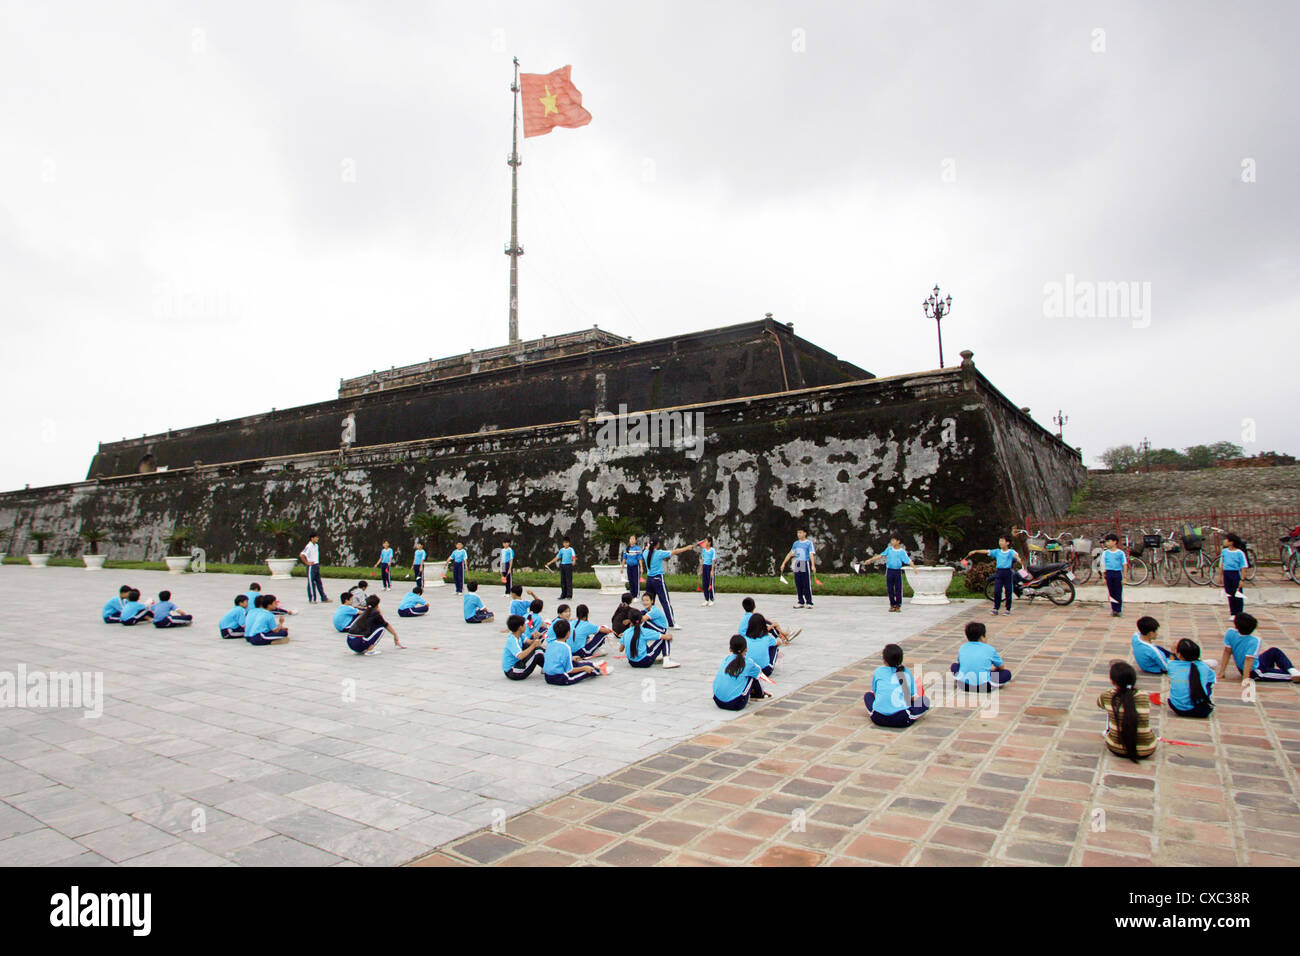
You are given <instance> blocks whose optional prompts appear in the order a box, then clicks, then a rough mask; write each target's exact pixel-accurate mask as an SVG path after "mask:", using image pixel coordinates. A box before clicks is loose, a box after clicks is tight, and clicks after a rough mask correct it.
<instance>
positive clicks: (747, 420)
mask: <svg viewBox="0 0 1300 956" xmlns="http://www.w3.org/2000/svg"><path fill="white" fill-rule="evenodd" d="M688 410H689V411H691V412H693V413H694V412H698V413H702V414H703V415H704V429H705V435H706V440H705V448H704V451H703V454H702V456H700V457H698V458H696V457H692V456H691V455H689V454H687V453H686V449H683V448H663V447H660V448H646V447H640V448H638V447H615V448H606V447H600V446H599V445H598V443H597V441H596V432H597V429H596V427H595V426H594V425H593V424H587V425H586V426H583V425H581V424H578V423H572V422H570V423H566V424H561V425H552V426H546V427H542V428H529V429H519V430H515V431H508V432H495V433H487V434H480V435H472V436H467V437H461V438H456V439H435V440H429V441H422V442H411V443H407V444H404V445H399V446H389V447H383V448H365V449H359V450H355V451H353V452H351V453H350V454H349V455H348V457H347V459H346V461H345V462H344V463H343V464H340V463H339V456H338V454H337V452H336V453H334V454H322V455H305V456H298V457H295V458H289V459H279V460H267V461H260V462H247V463H243V464H240V465H233V466H220V467H212V466H209V467H205V468H202V469H199V470H197V471H196V470H194V469H183V470H176V471H168V472H164V473H157V474H152V475H140V476H132V477H126V478H118V479H111V480H106V481H102V482H98V483H96V482H86V483H81V484H77V485H68V486H58V487H54V488H46V489H32V490H30V491H20V492H12V493H8V494H4V495H0V526H6V527H11V528H12V529H13V540H12V541H11V542H10V543H9V549H10V551H11V552H13V553H24V552H26V551H29V550H30V546H29V543H28V541H29V535H30V532H31V530H32V529H33V528H38V529H41V530H47V531H50V532H53V533H54V535H55V536H54V538H53V539H52V540H51V542H50V545H49V546H48V548H47V550H49V551H51V552H52V553H56V554H77V553H80V542H79V540H78V539H77V537H76V532H77V530H78V528H80V527H84V526H87V525H100V526H104V527H109V528H112V529H114V530H115V534H114V536H113V537H114V540H113V542H112V543H111V544H109V545H107V546H106V547H101V551H103V552H104V553H107V554H108V555H109V556H110V557H122V558H133V559H139V558H142V557H148V558H156V557H158V556H160V555H161V554H162V553H163V552H164V550H165V545H164V541H165V537H166V535H167V534H168V533H169V532H170V530H171V529H172V528H173V527H174V526H176V525H180V524H187V525H193V526H195V527H196V528H197V529H198V530H199V535H198V537H199V541H198V543H199V544H201V545H202V546H204V547H205V548H206V549H207V551H208V556H209V560H214V561H233V560H240V561H260V560H262V559H264V558H265V557H267V556H268V554H269V553H270V550H271V547H270V545H271V542H269V541H267V540H266V539H265V538H264V536H262V535H260V534H259V533H258V532H257V531H256V530H255V526H256V524H257V523H258V522H260V521H261V520H262V519H264V518H266V517H269V516H289V517H292V518H295V519H297V520H299V521H300V522H301V523H302V525H303V527H304V528H305V527H307V526H314V527H318V528H319V529H320V530H321V532H322V542H321V543H322V550H323V555H324V560H325V561H326V563H340V564H347V563H373V562H374V560H375V559H376V556H377V551H378V548H379V544H380V541H381V540H382V539H383V538H385V537H387V538H389V539H391V540H392V541H393V542H394V543H395V544H396V546H397V548H398V550H399V558H400V560H407V561H409V559H410V554H411V534H410V532H409V531H407V530H406V527H407V523H408V522H409V520H410V517H411V515H412V514H414V513H415V512H417V511H446V512H449V513H451V514H453V515H454V516H455V517H456V519H457V521H458V522H459V525H460V528H461V530H462V531H463V532H464V534H465V538H466V540H467V542H468V543H469V548H470V553H471V560H472V561H473V562H474V563H475V564H476V565H477V566H478V567H482V566H483V562H484V560H485V558H486V557H487V556H489V555H492V554H494V553H495V551H496V550H497V549H498V548H499V545H500V535H501V534H502V533H504V532H507V531H508V532H511V533H513V535H514V536H515V539H516V544H515V547H516V550H517V551H518V552H519V558H520V561H521V564H522V565H540V564H541V563H543V562H544V561H546V560H547V559H549V558H550V557H551V556H552V555H553V554H554V549H555V547H556V546H557V543H558V539H559V537H560V536H561V535H564V534H567V535H569V536H570V537H571V538H572V539H573V541H574V546H575V547H576V548H577V549H578V552H579V563H580V565H582V566H584V567H586V566H589V565H590V564H592V563H597V562H599V561H603V560H605V559H607V558H608V554H600V553H599V552H598V549H597V547H596V545H595V544H594V542H592V541H591V540H589V536H590V534H591V532H592V530H593V529H594V526H595V517H596V516H597V515H599V514H605V513H619V514H629V515H633V516H636V517H638V518H640V519H642V520H643V521H645V522H646V527H647V529H649V530H656V531H661V532H662V533H663V534H664V535H665V536H666V538H667V539H668V540H669V541H670V542H672V543H675V544H684V543H688V542H693V541H695V540H698V539H699V538H700V536H701V535H703V534H704V533H706V532H708V533H712V534H713V536H714V537H715V539H716V542H717V547H718V549H719V552H720V562H721V563H720V570H721V571H722V572H723V573H734V572H738V571H743V572H747V573H771V572H772V571H773V570H774V569H775V567H776V565H777V564H779V562H780V560H781V558H782V557H784V555H785V553H786V551H787V550H788V548H789V545H790V543H791V541H793V540H794V537H795V530H796V528H797V527H799V526H801V525H806V526H807V527H808V528H809V531H810V533H811V535H812V537H813V538H814V540H815V541H816V542H817V548H818V552H819V555H820V560H821V562H822V565H823V566H824V567H827V568H830V569H843V568H845V567H846V566H847V564H848V562H850V561H851V560H853V559H854V558H855V557H861V556H863V555H864V553H865V550H866V548H868V547H870V548H874V549H876V550H879V548H880V547H881V546H882V545H883V544H884V543H885V541H884V540H883V539H884V538H885V537H886V536H887V534H888V531H889V530H890V527H891V524H890V520H889V516H890V514H891V513H892V510H893V508H894V505H895V504H896V503H897V502H898V501H900V500H903V499H905V498H908V497H921V498H924V499H928V500H933V501H935V502H937V503H940V504H944V505H947V504H955V503H958V502H962V503H966V504H969V505H970V506H971V507H972V508H974V509H975V511H976V514H977V517H976V518H975V519H974V520H973V521H972V522H971V523H970V533H969V535H968V538H967V541H969V542H970V543H971V544H972V545H973V544H983V543H985V542H987V541H989V540H996V535H997V533H998V532H999V530H1001V529H1002V528H1005V527H1006V526H1007V525H1009V524H1010V523H1012V522H1013V521H1018V520H1019V517H1020V516H1021V515H1022V514H1023V513H1025V511H1026V510H1028V511H1031V512H1034V511H1036V512H1043V511H1050V510H1059V509H1060V508H1061V507H1063V506H1064V505H1063V504H1062V502H1068V501H1069V498H1070V495H1071V494H1072V492H1073V490H1074V489H1075V488H1076V487H1077V486H1078V485H1079V484H1080V483H1081V482H1082V480H1083V477H1084V473H1085V471H1084V468H1083V467H1082V465H1081V464H1080V462H1079V460H1078V457H1077V455H1075V454H1074V453H1073V452H1072V451H1071V450H1070V449H1068V448H1066V447H1065V446H1064V445H1063V444H1061V443H1060V442H1059V441H1058V440H1057V439H1056V438H1055V436H1052V435H1051V434H1049V433H1048V432H1046V431H1045V430H1044V429H1042V428H1040V427H1038V426H1037V425H1034V424H1033V423H1032V422H1030V421H1029V420H1028V419H1027V418H1026V417H1024V416H1023V415H1021V413H1020V412H1019V411H1018V410H1015V409H1014V408H1013V406H1011V405H1010V403H1009V402H1007V401H1006V400H1005V399H1003V398H1002V397H1001V396H1000V394H998V393H997V392H996V390H994V389H992V387H991V386H989V385H988V383H986V382H985V381H984V380H983V379H982V378H981V377H980V376H979V375H978V373H976V372H975V371H974V369H973V367H967V368H965V369H948V370H945V371H942V372H932V373H925V374H921V375H917V376H911V377H907V376H901V377H895V378H889V379H877V380H869V381H864V382H856V383H852V384H848V385H839V386H831V387H826V388H819V389H811V390H805V391H802V392H796V393H788V394H785V395H778V396H771V397H764V398H758V399H740V400H733V401H729V402H719V403H712V404H707V405H701V406H696V407H694V408H691V409H688ZM301 543H302V542H301V541H300V540H296V541H295V542H294V549H293V550H294V552H295V553H296V552H297V549H298V547H299V546H300V545H301ZM963 543H965V542H963ZM441 550H443V551H446V550H449V546H448V547H445V548H443V549H441ZM677 567H678V568H679V569H693V567H694V562H693V561H692V560H690V558H689V556H686V555H683V556H681V557H680V558H678V559H677Z"/></svg>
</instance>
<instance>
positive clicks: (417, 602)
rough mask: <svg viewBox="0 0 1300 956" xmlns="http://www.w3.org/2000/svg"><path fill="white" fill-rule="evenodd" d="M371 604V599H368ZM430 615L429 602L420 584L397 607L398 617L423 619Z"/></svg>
mask: <svg viewBox="0 0 1300 956" xmlns="http://www.w3.org/2000/svg"><path fill="white" fill-rule="evenodd" d="M366 600H367V602H369V598H367V599H366ZM428 613H429V602H428V601H426V600H425V599H424V588H422V587H420V586H419V585H418V584H417V585H416V586H415V587H413V588H411V590H410V591H409V592H407V594H406V596H405V597H403V598H402V602H401V603H400V604H398V605H397V616H398V617H423V616H424V615H425V614H428Z"/></svg>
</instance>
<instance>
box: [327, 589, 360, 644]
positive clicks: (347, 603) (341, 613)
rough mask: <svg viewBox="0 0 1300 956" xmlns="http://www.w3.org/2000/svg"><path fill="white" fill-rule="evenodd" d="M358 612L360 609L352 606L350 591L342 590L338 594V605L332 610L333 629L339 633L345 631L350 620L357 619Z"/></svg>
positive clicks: (349, 624)
mask: <svg viewBox="0 0 1300 956" xmlns="http://www.w3.org/2000/svg"><path fill="white" fill-rule="evenodd" d="M360 613H361V609H360V608H358V607H354V606H353V604H352V592H351V591H344V592H343V593H342V594H340V595H339V606H338V608H337V609H336V610H335V611H334V621H333V624H334V630H336V631H338V632H339V633H340V634H344V633H346V632H347V629H348V628H349V627H350V626H351V625H352V622H353V621H355V620H356V619H357V615H358V614H360Z"/></svg>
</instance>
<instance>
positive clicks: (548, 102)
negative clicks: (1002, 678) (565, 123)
mask: <svg viewBox="0 0 1300 956" xmlns="http://www.w3.org/2000/svg"><path fill="white" fill-rule="evenodd" d="M538 99H539V100H541V102H542V106H544V107H545V108H546V112H544V113H543V114H542V115H543V116H549V115H551V114H552V113H558V112H560V111H559V110H557V109H556V108H555V94H554V93H552V92H551V87H550V85H549V84H548V85H547V87H546V95H545V96H539V97H538Z"/></svg>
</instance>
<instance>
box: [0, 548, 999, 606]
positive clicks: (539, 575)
mask: <svg viewBox="0 0 1300 956" xmlns="http://www.w3.org/2000/svg"><path fill="white" fill-rule="evenodd" d="M4 563H5V564H17V565H28V564H29V562H28V560H27V558H25V557H21V556H20V557H6V558H5V560H4ZM49 563H50V567H55V568H81V567H84V566H85V565H84V563H83V562H82V560H81V559H80V558H50V562H49ZM427 567H428V571H427V572H426V574H425V578H426V580H431V579H433V578H434V577H435V576H436V575H437V573H438V572H437V567H439V566H437V565H428V566H427ZM104 568H105V570H108V571H166V570H167V565H166V564H164V563H163V562H161V561H105V562H104ZM207 570H208V573H209V574H233V575H238V576H239V577H246V578H250V579H252V578H267V577H270V573H271V572H270V571H269V570H268V568H267V566H266V565H265V564H217V563H214V562H211V561H209V562H208V566H207ZM293 576H294V577H295V578H305V577H306V576H307V568H306V566H304V565H301V564H300V565H298V566H297V567H295V568H294V569H293ZM321 577H323V578H336V579H338V578H341V579H349V578H350V579H351V580H353V581H361V580H367V581H377V580H379V569H378V568H354V567H346V566H342V565H322V566H321ZM391 577H392V579H393V580H394V581H414V580H415V576H414V574H413V573H412V572H411V569H410V568H409V567H408V568H395V569H394V570H393V572H392V574H391ZM820 577H821V581H822V583H821V585H820V586H818V585H813V594H814V595H829V596H833V597H884V596H885V575H884V572H883V571H877V572H870V573H867V574H825V573H822V574H821V575H820ZM447 580H448V581H450V576H449V577H448V578H447ZM469 580H471V581H477V582H478V585H479V587H480V588H484V589H486V591H488V592H491V591H492V589H493V588H500V587H501V575H500V574H498V573H496V572H494V571H471V572H470V573H469ZM699 580H700V579H699V578H698V577H696V576H695V575H693V574H670V575H667V583H668V590H669V591H670V592H671V593H673V594H686V595H690V594H696V593H698V592H697V591H696V588H697V587H698V585H699ZM787 580H789V581H790V583H789V584H782V583H781V580H780V578H778V577H776V576H775V575H764V576H724V575H719V576H718V577H717V578H715V579H714V582H713V588H714V590H715V591H716V592H717V593H719V594H788V595H791V596H793V595H794V579H793V578H792V577H788V578H787ZM514 583H515V584H518V585H520V586H522V587H525V588H558V587H559V586H560V575H559V572H558V571H555V572H552V571H518V572H516V573H515V575H514ZM573 586H574V587H575V588H582V589H584V590H598V589H599V588H600V583H599V582H598V581H597V580H596V575H595V574H594V573H587V574H582V573H579V574H574V576H573ZM903 594H904V596H906V597H911V596H912V589H911V588H910V587H908V585H907V583H906V581H904V583H903ZM948 597H950V598H983V597H984V593H983V592H982V591H979V592H976V591H969V590H967V588H966V584H965V580H964V576H963V575H962V574H960V573H958V574H954V575H953V579H952V583H951V584H950V585H948Z"/></svg>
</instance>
